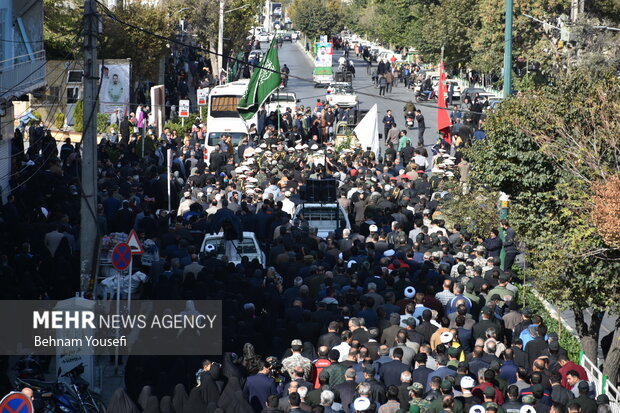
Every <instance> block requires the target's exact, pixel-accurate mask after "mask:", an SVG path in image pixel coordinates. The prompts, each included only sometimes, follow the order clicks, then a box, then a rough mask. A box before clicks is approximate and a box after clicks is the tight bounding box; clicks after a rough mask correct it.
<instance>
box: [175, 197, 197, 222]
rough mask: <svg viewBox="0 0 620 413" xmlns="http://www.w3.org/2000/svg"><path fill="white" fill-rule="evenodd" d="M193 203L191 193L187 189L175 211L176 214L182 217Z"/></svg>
mask: <svg viewBox="0 0 620 413" xmlns="http://www.w3.org/2000/svg"><path fill="white" fill-rule="evenodd" d="M193 203H194V200H193V199H192V194H191V192H189V191H186V192H185V193H184V194H183V200H182V201H181V203H180V204H179V210H178V212H177V216H179V217H182V216H183V215H184V214H185V213H186V212H187V211H189V207H190V206H191V205H192V204H193Z"/></svg>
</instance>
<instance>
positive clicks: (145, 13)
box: [99, 2, 174, 80]
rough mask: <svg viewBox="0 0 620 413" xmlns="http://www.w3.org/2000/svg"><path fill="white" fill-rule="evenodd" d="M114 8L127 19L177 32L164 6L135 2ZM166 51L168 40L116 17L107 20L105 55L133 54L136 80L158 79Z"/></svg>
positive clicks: (159, 30)
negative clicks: (160, 64) (149, 33)
mask: <svg viewBox="0 0 620 413" xmlns="http://www.w3.org/2000/svg"><path fill="white" fill-rule="evenodd" d="M112 12H113V13H114V14H115V15H116V16H117V17H118V18H119V19H120V20H121V21H123V22H127V23H131V24H133V25H136V26H138V27H143V28H145V29H147V30H149V31H151V32H153V33H156V34H158V35H160V36H164V37H171V36H172V34H173V33H174V30H173V26H172V24H171V19H170V15H169V13H168V11H167V10H166V9H165V8H164V7H163V6H152V5H150V4H147V3H142V2H134V3H132V4H131V5H123V4H122V3H121V4H120V5H119V6H117V7H115V8H114V10H112ZM165 54H166V41H165V40H161V39H159V38H157V37H154V36H150V35H148V34H146V33H144V32H142V31H140V30H137V29H134V28H131V27H128V26H126V25H125V24H122V23H119V22H118V21H116V20H113V19H110V18H107V19H105V20H104V31H103V36H102V37H101V51H100V52H99V57H100V58H102V59H126V58H131V65H132V74H133V78H134V79H135V80H157V79H156V76H157V74H158V73H159V62H160V60H161V58H162V57H164V56H165Z"/></svg>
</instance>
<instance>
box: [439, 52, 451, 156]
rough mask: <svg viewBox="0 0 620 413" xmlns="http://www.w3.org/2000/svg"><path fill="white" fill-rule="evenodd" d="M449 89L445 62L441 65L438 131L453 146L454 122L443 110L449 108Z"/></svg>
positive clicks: (446, 111) (445, 110)
mask: <svg viewBox="0 0 620 413" xmlns="http://www.w3.org/2000/svg"><path fill="white" fill-rule="evenodd" d="M447 89H448V88H447V85H446V72H445V71H444V67H443V62H441V64H440V65H439V87H438V91H437V106H438V108H437V130H438V131H439V133H441V134H442V135H443V136H444V139H445V140H446V141H447V142H448V143H450V144H452V139H451V138H450V126H452V121H450V115H449V114H448V110H447V109H442V108H445V107H447V102H446V94H447Z"/></svg>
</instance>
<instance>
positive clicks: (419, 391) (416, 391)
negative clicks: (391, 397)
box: [407, 383, 431, 413]
mask: <svg viewBox="0 0 620 413" xmlns="http://www.w3.org/2000/svg"><path fill="white" fill-rule="evenodd" d="M407 390H409V396H410V397H411V400H409V411H411V408H413V407H414V406H415V407H417V408H418V409H419V412H420V413H428V409H429V407H430V405H431V402H429V401H428V400H425V399H424V385H423V384H421V383H413V384H412V385H411V386H409V387H407Z"/></svg>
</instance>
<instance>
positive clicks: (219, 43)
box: [217, 0, 249, 82]
mask: <svg viewBox="0 0 620 413" xmlns="http://www.w3.org/2000/svg"><path fill="white" fill-rule="evenodd" d="M225 3H226V2H225V1H224V0H220V24H219V28H218V33H217V78H218V82H219V80H220V77H221V71H222V69H223V68H224V64H223V62H224V58H223V54H224V14H226V13H230V12H233V11H235V10H240V9H245V8H246V7H248V6H249V4H244V5H243V6H239V7H235V8H234V9H230V10H224V6H225Z"/></svg>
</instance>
